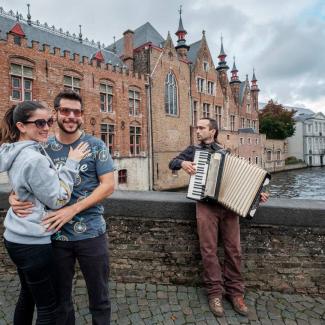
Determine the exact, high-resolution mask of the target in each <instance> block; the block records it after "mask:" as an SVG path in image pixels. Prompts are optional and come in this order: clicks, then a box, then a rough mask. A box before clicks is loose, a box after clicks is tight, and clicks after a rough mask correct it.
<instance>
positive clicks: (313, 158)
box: [288, 113, 325, 166]
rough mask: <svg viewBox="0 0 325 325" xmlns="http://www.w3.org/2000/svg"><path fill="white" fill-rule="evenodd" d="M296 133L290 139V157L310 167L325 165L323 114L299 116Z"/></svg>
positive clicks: (297, 117) (296, 118)
mask: <svg viewBox="0 0 325 325" xmlns="http://www.w3.org/2000/svg"><path fill="white" fill-rule="evenodd" d="M295 120H296V132H295V134H294V135H293V136H292V137H290V138H288V156H294V157H296V158H297V159H302V160H304V161H305V163H306V164H307V165H308V166H323V165H324V164H325V116H324V114H323V113H312V114H299V115H297V116H296V117H295Z"/></svg>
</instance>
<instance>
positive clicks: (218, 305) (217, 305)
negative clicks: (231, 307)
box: [209, 297, 224, 317]
mask: <svg viewBox="0 0 325 325" xmlns="http://www.w3.org/2000/svg"><path fill="white" fill-rule="evenodd" d="M209 307H210V310H211V312H212V313H213V314H214V315H215V316H217V317H222V316H223V315H224V310H223V306H222V300H221V298H218V297H216V298H211V299H209Z"/></svg>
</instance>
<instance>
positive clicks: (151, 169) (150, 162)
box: [146, 44, 155, 191]
mask: <svg viewBox="0 0 325 325" xmlns="http://www.w3.org/2000/svg"><path fill="white" fill-rule="evenodd" d="M150 49H151V47H150V44H149V46H148V48H147V49H146V52H147V73H148V78H149V85H148V88H147V98H148V137H149V139H148V140H149V141H148V144H149V159H148V170H149V191H153V185H154V183H155V176H154V159H153V158H154V157H153V130H152V121H153V118H152V79H151V69H150V66H151V62H150Z"/></svg>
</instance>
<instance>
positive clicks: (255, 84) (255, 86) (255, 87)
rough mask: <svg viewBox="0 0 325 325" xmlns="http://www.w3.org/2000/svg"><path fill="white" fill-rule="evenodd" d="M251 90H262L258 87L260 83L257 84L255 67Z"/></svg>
mask: <svg viewBox="0 0 325 325" xmlns="http://www.w3.org/2000/svg"><path fill="white" fill-rule="evenodd" d="M247 81H248V80H247ZM251 90H255V91H260V90H259V88H258V85H257V79H256V76H255V69H254V68H253V78H252V85H251Z"/></svg>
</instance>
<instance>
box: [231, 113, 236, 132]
mask: <svg viewBox="0 0 325 325" xmlns="http://www.w3.org/2000/svg"><path fill="white" fill-rule="evenodd" d="M230 130H231V131H235V115H230Z"/></svg>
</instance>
